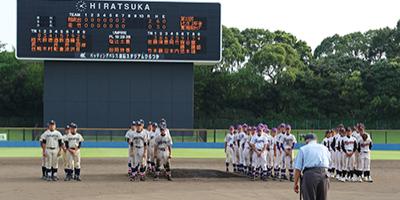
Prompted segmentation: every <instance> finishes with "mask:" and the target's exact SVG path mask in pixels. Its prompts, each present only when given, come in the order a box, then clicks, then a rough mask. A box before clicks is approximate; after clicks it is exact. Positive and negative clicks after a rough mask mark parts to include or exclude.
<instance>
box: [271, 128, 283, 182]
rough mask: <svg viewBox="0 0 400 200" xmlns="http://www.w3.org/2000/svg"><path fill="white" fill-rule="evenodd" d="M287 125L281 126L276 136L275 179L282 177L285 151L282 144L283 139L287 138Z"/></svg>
mask: <svg viewBox="0 0 400 200" xmlns="http://www.w3.org/2000/svg"><path fill="white" fill-rule="evenodd" d="M285 127H286V125H285V124H283V123H282V124H280V125H279V127H278V135H276V139H275V141H276V143H275V145H276V158H275V160H276V163H275V169H274V171H275V178H278V177H280V176H281V167H282V168H283V149H282V142H283V137H284V136H285Z"/></svg>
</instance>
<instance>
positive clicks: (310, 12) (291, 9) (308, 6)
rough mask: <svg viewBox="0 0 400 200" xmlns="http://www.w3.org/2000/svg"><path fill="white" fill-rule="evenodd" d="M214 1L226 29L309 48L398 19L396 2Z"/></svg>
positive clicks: (8, 3)
mask: <svg viewBox="0 0 400 200" xmlns="http://www.w3.org/2000/svg"><path fill="white" fill-rule="evenodd" d="M16 1H17V0H2V2H1V7H0V10H1V11H0V17H1V19H3V20H2V29H1V32H0V41H1V42H2V43H7V44H8V49H10V48H11V46H15V41H16V36H15V35H16V34H15V32H16ZM33 1H35V0H32V2H33ZM159 1H160V0H159ZM176 1H177V0H176ZM194 1H198V0H194ZM206 1H209V0H206ZM216 1H217V2H221V4H222V24H224V25H226V26H228V27H232V26H234V27H238V28H240V29H245V28H264V29H269V30H271V31H274V30H284V31H287V32H290V33H293V34H294V35H296V36H297V37H298V38H300V39H302V40H305V41H306V42H307V43H308V44H309V45H310V46H311V47H312V48H315V47H316V46H317V45H318V44H319V43H320V42H321V41H322V40H323V39H324V38H326V37H328V36H331V35H333V34H335V33H338V34H341V35H343V34H347V33H351V32H355V31H361V32H364V31H367V30H369V29H375V28H382V27H386V26H389V27H395V25H396V23H397V21H398V20H399V19H400V11H399V9H400V1H399V0H379V1H378V0H246V1H237V0H216Z"/></svg>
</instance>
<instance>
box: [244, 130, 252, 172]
mask: <svg viewBox="0 0 400 200" xmlns="http://www.w3.org/2000/svg"><path fill="white" fill-rule="evenodd" d="M253 135H254V129H253V127H248V128H247V133H246V137H245V139H244V142H243V167H244V170H245V174H246V175H247V176H250V175H251V171H252V169H251V156H252V151H251V146H250V141H251V138H252V137H253Z"/></svg>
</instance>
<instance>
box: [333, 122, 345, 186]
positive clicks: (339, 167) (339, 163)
mask: <svg viewBox="0 0 400 200" xmlns="http://www.w3.org/2000/svg"><path fill="white" fill-rule="evenodd" d="M338 131H339V134H337V135H338V136H337V138H336V144H335V148H336V179H337V180H339V181H343V163H344V152H343V149H342V140H343V139H344V137H345V129H344V128H342V127H339V128H338Z"/></svg>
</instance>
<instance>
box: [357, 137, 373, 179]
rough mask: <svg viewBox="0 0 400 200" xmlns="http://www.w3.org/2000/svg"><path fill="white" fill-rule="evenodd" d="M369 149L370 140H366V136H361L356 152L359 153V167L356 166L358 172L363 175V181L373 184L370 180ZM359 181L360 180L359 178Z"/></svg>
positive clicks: (370, 147) (370, 145)
mask: <svg viewBox="0 0 400 200" xmlns="http://www.w3.org/2000/svg"><path fill="white" fill-rule="evenodd" d="M371 149H372V140H371V138H368V135H367V134H363V135H361V141H359V144H358V151H359V152H360V155H359V158H360V160H361V162H360V165H359V166H358V167H359V168H358V169H359V170H360V171H361V172H362V173H363V175H364V181H366V182H373V180H372V178H371ZM359 181H360V182H361V181H362V179H361V177H360V179H359Z"/></svg>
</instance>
